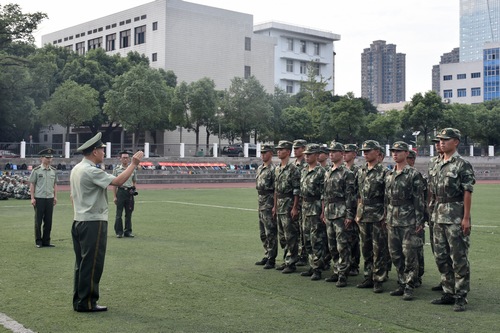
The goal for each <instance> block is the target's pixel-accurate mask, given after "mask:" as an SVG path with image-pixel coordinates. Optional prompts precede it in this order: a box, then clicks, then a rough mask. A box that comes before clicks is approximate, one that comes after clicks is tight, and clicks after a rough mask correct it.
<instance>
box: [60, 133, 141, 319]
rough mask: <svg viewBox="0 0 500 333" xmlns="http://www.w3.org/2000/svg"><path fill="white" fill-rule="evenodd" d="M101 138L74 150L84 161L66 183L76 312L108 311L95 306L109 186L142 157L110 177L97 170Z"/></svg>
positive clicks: (122, 178)
mask: <svg viewBox="0 0 500 333" xmlns="http://www.w3.org/2000/svg"><path fill="white" fill-rule="evenodd" d="M101 135H102V134H101V133H97V134H96V135H95V136H94V137H92V138H91V139H90V140H88V141H87V142H85V143H84V144H83V145H81V146H80V147H79V148H78V149H77V151H81V152H82V153H83V159H82V161H81V162H80V163H78V164H77V165H75V167H74V168H73V169H72V170H71V174H70V180H69V182H70V187H71V200H72V201H73V211H74V217H73V226H72V228H71V236H72V239H73V250H74V251H75V268H74V271H75V272H74V274H75V275H74V276H75V279H74V280H75V281H74V284H73V286H74V287H73V288H74V289H73V309H74V310H75V311H78V312H98V311H107V309H108V308H107V307H106V306H101V305H98V304H97V301H98V299H99V282H100V280H101V276H102V272H103V269H104V258H105V256H106V244H107V235H108V196H107V191H108V186H109V185H114V186H122V185H123V183H125V181H126V180H127V179H128V178H129V177H130V176H131V175H132V173H133V172H134V170H135V168H136V167H137V166H138V165H139V162H140V160H141V158H142V156H143V155H144V153H143V152H142V151H139V152H137V153H135V154H134V156H133V158H132V163H131V164H130V165H129V166H128V167H127V169H125V171H123V172H122V173H121V174H120V175H118V176H117V177H115V176H113V175H110V174H108V173H107V172H105V171H104V170H102V169H101V168H98V167H97V164H101V163H102V162H103V161H104V148H105V147H106V145H104V144H103V143H102V141H101Z"/></svg>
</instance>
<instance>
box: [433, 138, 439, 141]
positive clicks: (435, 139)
mask: <svg viewBox="0 0 500 333" xmlns="http://www.w3.org/2000/svg"><path fill="white" fill-rule="evenodd" d="M431 141H432V142H439V138H432V139H431Z"/></svg>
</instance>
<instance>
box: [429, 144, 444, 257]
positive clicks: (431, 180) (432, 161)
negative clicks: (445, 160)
mask: <svg viewBox="0 0 500 333" xmlns="http://www.w3.org/2000/svg"><path fill="white" fill-rule="evenodd" d="M432 141H433V142H439V139H438V138H435V139H432ZM440 161H441V156H440V155H437V156H434V157H432V158H431V159H430V161H429V164H428V167H427V169H428V173H427V193H428V194H427V195H428V210H427V211H428V214H429V221H428V222H429V239H430V243H431V250H432V253H434V236H433V235H434V220H433V219H432V212H433V211H434V206H435V205H436V197H435V194H434V193H435V192H436V190H435V188H434V177H435V173H436V171H435V169H434V167H435V166H436V164H438V163H439V162H440Z"/></svg>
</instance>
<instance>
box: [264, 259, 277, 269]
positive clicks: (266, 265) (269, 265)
mask: <svg viewBox="0 0 500 333" xmlns="http://www.w3.org/2000/svg"><path fill="white" fill-rule="evenodd" d="M275 266H276V264H275V263H274V262H270V261H267V262H266V264H265V265H264V267H263V268H264V269H272V268H274V267H275Z"/></svg>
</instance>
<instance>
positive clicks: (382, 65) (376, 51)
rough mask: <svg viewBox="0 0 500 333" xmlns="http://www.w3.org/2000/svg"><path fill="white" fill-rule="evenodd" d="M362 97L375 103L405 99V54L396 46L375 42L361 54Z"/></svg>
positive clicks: (381, 41) (380, 41) (395, 101)
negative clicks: (399, 51) (397, 49)
mask: <svg viewBox="0 0 500 333" xmlns="http://www.w3.org/2000/svg"><path fill="white" fill-rule="evenodd" d="M361 97H364V98H367V99H368V100H370V102H372V104H374V105H378V104H386V103H398V102H401V101H404V100H405V99H406V55H405V54H404V53H397V52H396V45H394V44H386V42H385V41H384V40H377V41H374V42H373V43H372V44H371V45H370V48H366V49H364V51H363V53H362V54H361Z"/></svg>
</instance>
